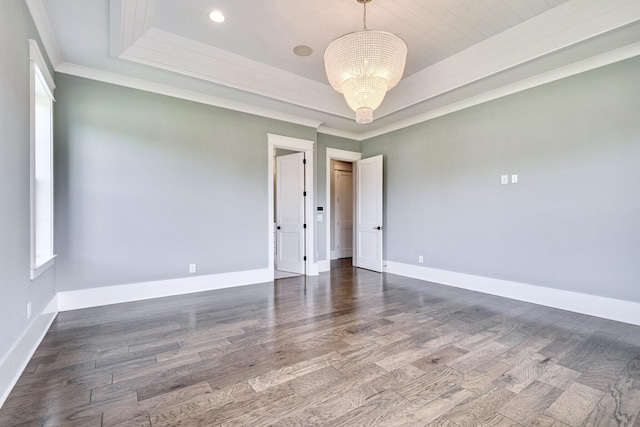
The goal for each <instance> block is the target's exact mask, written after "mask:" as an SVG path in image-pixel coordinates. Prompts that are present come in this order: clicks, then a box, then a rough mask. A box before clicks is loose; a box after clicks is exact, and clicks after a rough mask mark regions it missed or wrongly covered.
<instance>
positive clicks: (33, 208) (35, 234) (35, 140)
mask: <svg viewBox="0 0 640 427" xmlns="http://www.w3.org/2000/svg"><path fill="white" fill-rule="evenodd" d="M29 79H30V80H29V90H30V96H29V165H30V172H29V203H30V208H29V211H30V212H29V215H30V218H29V229H30V260H31V261H30V262H31V266H30V269H29V278H30V279H31V280H35V279H36V278H37V277H38V276H40V275H41V274H42V273H44V272H45V271H46V270H48V269H49V268H50V267H52V266H53V265H54V263H55V257H56V255H55V254H54V253H53V249H54V203H55V201H54V173H53V170H54V168H53V157H54V152H53V102H54V101H55V98H54V96H53V92H54V89H55V87H56V85H55V83H54V80H53V77H52V76H51V73H50V72H49V68H48V67H47V64H46V62H45V60H44V57H43V56H42V52H41V51H40V47H39V46H38V43H37V42H36V41H35V40H33V39H29ZM38 88H42V90H43V91H44V92H45V94H44V95H46V98H47V99H46V103H47V113H48V119H47V121H46V123H42V121H41V119H42V117H40V116H37V115H36V110H37V105H38V104H39V102H42V100H40V101H38V98H39V96H40V95H39V94H38V92H39V89H38ZM38 117H40V119H38ZM45 124H46V126H48V128H49V129H48V130H47V132H46V140H45V138H44V136H43V135H42V131H43V130H44V128H45V126H44V125H45ZM39 134H40V136H38V135H39ZM45 142H46V147H45V146H44V145H43V144H44V143H45ZM39 150H45V151H46V154H47V156H48V162H49V164H48V165H47V166H46V168H47V171H48V177H49V181H48V184H49V186H48V190H47V192H48V194H47V197H46V201H43V200H42V197H41V196H42V194H41V193H40V192H41V191H43V190H42V188H41V189H40V190H37V187H36V176H37V174H38V173H42V171H41V170H40V168H41V167H43V164H42V163H41V162H42V159H41V160H40V162H37V161H36V160H37V158H38V157H39V156H36V151H39ZM44 212H47V218H48V219H49V221H48V224H47V226H46V227H44V226H42V224H41V223H40V222H39V221H38V219H37V218H38V216H39V215H41V214H43V213H44ZM37 224H39V225H37ZM43 236H45V237H46V241H45V242H43V241H42V240H41V239H42V238H43ZM43 244H46V247H43Z"/></svg>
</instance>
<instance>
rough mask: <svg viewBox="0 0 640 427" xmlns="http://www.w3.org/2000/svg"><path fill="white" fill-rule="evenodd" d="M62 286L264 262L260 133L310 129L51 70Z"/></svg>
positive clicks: (306, 133) (298, 133) (263, 145)
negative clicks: (193, 267) (54, 84)
mask: <svg viewBox="0 0 640 427" xmlns="http://www.w3.org/2000/svg"><path fill="white" fill-rule="evenodd" d="M57 83H58V99H57V103H56V119H55V140H56V157H55V167H56V171H57V175H56V218H57V220H56V250H57V252H58V254H59V259H58V264H57V281H58V291H69V290H77V289H86V288H94V287H100V286H109V285H119V284H126V283H135V282H145V281H153V280H162V279H171V278H178V277H186V276H189V274H188V265H189V264H190V263H195V264H197V266H198V273H197V274H215V273H225V272H233V271H244V270H253V269H263V268H267V267H268V262H269V261H268V260H267V257H268V243H267V242H268V240H267V230H268V228H267V227H268V221H267V219H268V200H267V188H268V187H267V186H268V183H269V181H268V178H267V161H268V159H267V146H268V144H267V134H268V133H273V134H279V135H285V136H290V137H295V138H301V139H306V140H315V138H316V130H315V129H312V128H308V127H304V126H298V125H293V124H289V123H285V122H280V121H277V120H272V119H267V118H262V117H257V116H253V115H249V114H244V113H239V112H235V111H230V110H225V109H222V108H216V107H211V106H207V105H203V104H198V103H194V102H190V101H184V100H180V99H175V98H170V97H166V96H162V95H157V94H153V93H148V92H143V91H139V90H133V89H129V88H125V87H119V86H114V85H110V84H106V83H99V82H95V81H92V80H86V79H82V78H78V77H72V76H68V75H63V74H59V75H57Z"/></svg>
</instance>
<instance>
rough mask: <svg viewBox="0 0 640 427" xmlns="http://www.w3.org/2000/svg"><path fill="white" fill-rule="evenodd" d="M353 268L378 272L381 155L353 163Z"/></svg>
mask: <svg viewBox="0 0 640 427" xmlns="http://www.w3.org/2000/svg"><path fill="white" fill-rule="evenodd" d="M356 189H357V191H356V239H357V240H356V257H355V266H356V267H360V268H366V269H368V270H373V271H378V272H382V156H375V157H370V158H368V159H365V160H359V161H358V162H356Z"/></svg>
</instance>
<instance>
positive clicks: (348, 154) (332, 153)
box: [320, 148, 362, 271]
mask: <svg viewBox="0 0 640 427" xmlns="http://www.w3.org/2000/svg"><path fill="white" fill-rule="evenodd" d="M361 159H362V153H356V152H355V151H347V150H339V149H337V148H327V154H326V165H325V166H326V173H325V178H326V183H325V205H326V208H325V219H326V221H325V233H326V239H325V242H326V253H325V261H324V262H323V264H322V268H321V269H320V270H321V271H329V270H331V221H332V219H331V160H342V161H344V162H351V163H354V162H357V161H358V160H361ZM354 172H355V171H354ZM354 176H355V174H354ZM356 191H358V189H357V188H356V186H355V185H354V187H353V197H354V200H355V197H356ZM354 208H355V204H354ZM354 218H355V216H354ZM354 230H355V227H354ZM356 244H357V243H356V239H355V238H354V239H353V251H354V253H357V252H356V248H357V247H356Z"/></svg>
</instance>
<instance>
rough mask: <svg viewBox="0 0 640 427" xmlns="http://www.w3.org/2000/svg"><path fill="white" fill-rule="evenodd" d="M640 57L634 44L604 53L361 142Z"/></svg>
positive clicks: (375, 132) (387, 128)
mask: <svg viewBox="0 0 640 427" xmlns="http://www.w3.org/2000/svg"><path fill="white" fill-rule="evenodd" d="M638 55H640V43H634V44H631V45H629V46H625V47H622V48H620V49H616V50H612V51H611V52H607V53H604V54H602V55H598V56H594V57H592V58H589V59H585V60H583V61H579V62H576V63H574V64H571V65H567V66H564V67H560V68H557V69H555V70H552V71H549V72H546V73H543V74H538V75H537V76H534V77H531V78H528V79H524V80H520V81H519V82H516V83H512V84H509V85H506V86H503V87H501V88H498V89H494V90H490V91H487V92H484V93H481V94H480V95H476V96H473V97H471V98H467V99H464V100H462V101H459V102H454V103H452V104H449V105H445V106H444V107H440V108H437V109H435V110H431V111H429V112H426V113H423V114H419V115H417V116H414V117H411V118H409V119H406V120H402V121H399V122H396V123H393V124H391V125H389V126H384V127H382V128H379V129H376V130H372V131H369V132H365V133H363V134H360V136H359V140H360V141H364V140H367V139H370V138H374V137H376V136H380V135H384V134H387V133H390V132H393V131H396V130H400V129H404V128H407V127H409V126H413V125H416V124H418V123H423V122H426V121H429V120H432V119H435V118H438V117H442V116H445V115H447V114H451V113H455V112H456V111H460V110H464V109H466V108H469V107H473V106H476V105H479V104H484V103H485V102H489V101H493V100H495V99H499V98H503V97H505V96H509V95H513V94H515V93H518V92H522V91H525V90H527V89H531V88H534V87H538V86H542V85H545V84H547V83H552V82H554V81H557V80H561V79H564V78H567V77H571V76H575V75H577V74H581V73H584V72H587V71H591V70H594V69H597V68H601V67H604V66H607V65H611V64H614V63H616V62H620V61H624V60H626V59H630V58H633V57H635V56H638Z"/></svg>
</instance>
